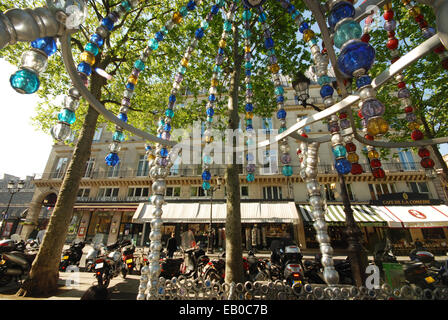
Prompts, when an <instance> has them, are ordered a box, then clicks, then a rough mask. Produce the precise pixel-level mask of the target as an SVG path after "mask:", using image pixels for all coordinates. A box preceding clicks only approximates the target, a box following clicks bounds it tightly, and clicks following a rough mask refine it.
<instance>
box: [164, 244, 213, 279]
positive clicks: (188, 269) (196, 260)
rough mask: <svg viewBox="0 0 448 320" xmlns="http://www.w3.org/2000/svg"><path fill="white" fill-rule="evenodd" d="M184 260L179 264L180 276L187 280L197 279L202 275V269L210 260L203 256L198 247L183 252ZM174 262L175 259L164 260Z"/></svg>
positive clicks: (202, 251) (203, 253) (203, 252)
mask: <svg viewBox="0 0 448 320" xmlns="http://www.w3.org/2000/svg"><path fill="white" fill-rule="evenodd" d="M183 253H184V258H183V259H182V260H183V261H182V262H181V264H180V274H182V275H184V276H185V277H187V278H194V279H196V278H198V277H199V276H201V275H202V274H203V269H204V267H205V266H206V265H207V263H208V262H209V261H210V258H209V257H208V256H206V255H205V251H204V250H202V249H201V248H200V247H199V246H196V247H194V248H189V249H186V250H183ZM166 260H176V259H166Z"/></svg>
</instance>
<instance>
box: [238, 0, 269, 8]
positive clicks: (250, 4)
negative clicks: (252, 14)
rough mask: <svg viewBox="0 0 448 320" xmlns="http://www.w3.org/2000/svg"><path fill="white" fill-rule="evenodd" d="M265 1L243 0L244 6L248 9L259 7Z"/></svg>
mask: <svg viewBox="0 0 448 320" xmlns="http://www.w3.org/2000/svg"><path fill="white" fill-rule="evenodd" d="M265 1H266V0H243V2H244V5H245V6H246V7H249V8H256V7H259V6H261V5H262V4H263V3H264V2H265Z"/></svg>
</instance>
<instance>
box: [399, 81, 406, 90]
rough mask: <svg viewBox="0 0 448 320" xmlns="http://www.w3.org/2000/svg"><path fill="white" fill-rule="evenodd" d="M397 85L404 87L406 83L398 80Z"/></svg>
mask: <svg viewBox="0 0 448 320" xmlns="http://www.w3.org/2000/svg"><path fill="white" fill-rule="evenodd" d="M397 87H398V88H400V89H403V88H406V83H405V82H398V84H397Z"/></svg>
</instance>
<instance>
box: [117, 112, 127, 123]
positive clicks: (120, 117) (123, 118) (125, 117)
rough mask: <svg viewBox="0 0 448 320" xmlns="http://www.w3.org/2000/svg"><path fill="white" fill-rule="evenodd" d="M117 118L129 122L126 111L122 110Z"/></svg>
mask: <svg viewBox="0 0 448 320" xmlns="http://www.w3.org/2000/svg"><path fill="white" fill-rule="evenodd" d="M117 118H118V119H120V120H121V121H123V122H128V115H127V114H126V113H123V112H120V113H119V114H118V116H117Z"/></svg>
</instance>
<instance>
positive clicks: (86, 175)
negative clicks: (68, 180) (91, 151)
mask: <svg viewBox="0 0 448 320" xmlns="http://www.w3.org/2000/svg"><path fill="white" fill-rule="evenodd" d="M94 166H95V158H89V160H87V162H86V169H85V171H84V178H90V177H92V173H93V167H94Z"/></svg>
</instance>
